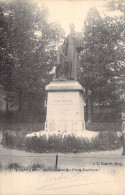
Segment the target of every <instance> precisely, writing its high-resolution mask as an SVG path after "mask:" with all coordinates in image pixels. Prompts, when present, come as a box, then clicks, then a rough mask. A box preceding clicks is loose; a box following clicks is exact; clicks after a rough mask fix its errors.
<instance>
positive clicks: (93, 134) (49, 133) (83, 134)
mask: <svg viewBox="0 0 125 195" xmlns="http://www.w3.org/2000/svg"><path fill="white" fill-rule="evenodd" d="M98 133H99V132H94V131H88V130H84V131H72V132H70V131H63V132H60V131H46V130H42V131H38V132H33V133H30V134H27V135H26V138H32V137H42V136H45V137H46V138H47V139H48V138H49V137H50V136H54V137H55V136H61V137H62V138H64V137H66V136H69V135H70V136H74V137H79V138H85V139H89V140H91V139H93V138H95V137H97V136H98Z"/></svg>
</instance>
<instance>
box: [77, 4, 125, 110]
mask: <svg viewBox="0 0 125 195" xmlns="http://www.w3.org/2000/svg"><path fill="white" fill-rule="evenodd" d="M123 31H124V26H123V25H122V22H121V21H120V20H119V18H118V17H114V18H111V17H109V16H107V17H105V18H101V16H100V14H99V12H98V11H97V9H95V8H94V9H91V10H90V11H89V13H88V16H87V18H86V22H85V25H84V45H85V47H84V51H83V54H82V79H81V82H83V85H84V87H85V89H86V91H87V90H88V89H89V90H90V91H91V109H92V108H93V106H92V105H93V102H94V101H95V102H98V103H99V105H101V104H105V103H106V104H107V103H109V104H111V103H113V100H115V101H116V99H117V97H118V96H117V97H116V95H118V94H116V89H117V85H115V83H116V82H115V77H116V76H118V75H119V74H121V70H122V67H121V62H123V61H124V58H125V51H124V47H123V46H122V45H120V44H119V42H121V38H122V37H121V35H122V33H123ZM86 94H87V93H86Z"/></svg>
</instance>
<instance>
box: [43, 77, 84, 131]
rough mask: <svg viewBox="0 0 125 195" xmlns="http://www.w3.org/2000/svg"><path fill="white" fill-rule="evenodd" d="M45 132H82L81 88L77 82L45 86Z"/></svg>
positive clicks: (58, 82)
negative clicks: (46, 95) (46, 93)
mask: <svg viewBox="0 0 125 195" xmlns="http://www.w3.org/2000/svg"><path fill="white" fill-rule="evenodd" d="M46 91H47V92H48V97H47V115H46V122H45V130H47V131H60V132H63V131H70V132H72V131H82V130H84V129H85V122H84V102H83V88H82V86H81V85H80V84H79V83H78V82H77V81H53V82H51V83H50V84H49V85H47V86H46Z"/></svg>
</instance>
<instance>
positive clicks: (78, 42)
mask: <svg viewBox="0 0 125 195" xmlns="http://www.w3.org/2000/svg"><path fill="white" fill-rule="evenodd" d="M64 44H66V45H67V53H66V56H67V57H68V59H69V72H68V78H69V79H73V80H77V76H78V71H79V53H80V52H81V51H82V50H83V36H82V33H79V32H73V33H70V34H69V35H68V36H67V37H66V39H65V40H64Z"/></svg>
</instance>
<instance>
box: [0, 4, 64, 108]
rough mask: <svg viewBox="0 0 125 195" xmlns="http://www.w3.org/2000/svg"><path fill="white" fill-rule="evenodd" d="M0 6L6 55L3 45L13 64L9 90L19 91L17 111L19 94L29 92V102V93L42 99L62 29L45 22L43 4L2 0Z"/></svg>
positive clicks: (46, 11) (50, 77)
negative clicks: (4, 31)
mask: <svg viewBox="0 0 125 195" xmlns="http://www.w3.org/2000/svg"><path fill="white" fill-rule="evenodd" d="M1 7H2V9H3V13H4V14H3V19H4V22H3V23H4V24H5V23H6V38H5V40H6V42H7V44H8V45H9V48H10V49H9V50H10V54H9V52H8V50H7V48H6V45H5V43H4V47H5V48H6V51H7V54H8V55H10V56H11V58H12V60H13V64H14V67H13V69H12V73H11V74H12V79H11V80H12V82H11V83H12V89H11V90H13V91H18V92H19V105H20V106H19V108H20V110H21V102H22V94H23V93H28V94H29V102H31V100H30V97H31V96H32V94H33V93H35V94H36V96H40V97H42V98H43V99H44V96H45V85H46V84H47V83H48V82H49V81H50V80H51V79H52V75H51V74H50V71H51V70H52V69H53V66H55V58H56V47H57V45H58V43H59V41H60V39H61V37H62V36H63V34H64V32H63V30H62V29H61V28H60V26H59V25H58V24H56V23H52V22H49V20H48V10H47V8H45V7H44V5H43V6H42V7H39V6H38V5H37V4H36V3H33V2H30V1H28V0H23V1H22V0H16V1H11V2H3V3H1ZM6 59H7V58H6ZM9 65H10V63H9ZM3 66H4V67H5V63H3ZM7 78H10V76H9V75H7ZM41 101H42V100H41ZM36 103H37V102H36ZM29 107H30V106H29Z"/></svg>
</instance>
